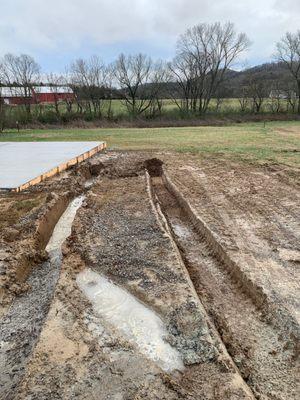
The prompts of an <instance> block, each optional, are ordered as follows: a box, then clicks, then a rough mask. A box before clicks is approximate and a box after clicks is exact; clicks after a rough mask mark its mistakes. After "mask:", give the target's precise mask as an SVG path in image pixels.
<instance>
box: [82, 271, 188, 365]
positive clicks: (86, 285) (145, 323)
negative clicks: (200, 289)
mask: <svg viewBox="0 0 300 400" xmlns="http://www.w3.org/2000/svg"><path fill="white" fill-rule="evenodd" d="M77 284H78V286H79V287H80V289H81V290H82V291H83V292H84V294H85V295H86V297H87V298H88V299H89V300H90V301H91V303H92V304H93V308H94V311H95V312H96V313H97V314H98V315H99V316H100V317H101V318H102V319H103V321H104V322H106V323H107V324H108V325H110V326H112V327H114V328H115V329H117V330H118V331H119V332H120V333H121V334H122V335H123V336H124V337H125V338H126V339H127V340H128V341H129V342H131V343H132V344H134V345H135V346H136V347H137V348H138V350H139V351H140V352H141V353H142V354H144V355H145V356H146V357H147V358H149V359H150V360H153V361H155V362H156V363H157V364H158V365H159V366H160V367H161V368H162V369H163V370H165V371H172V370H176V369H178V370H182V369H183V368H184V367H183V363H182V360H181V357H180V354H179V352H178V351H177V350H176V349H174V348H173V347H171V346H170V345H169V343H167V342H166V341H165V340H164V337H165V336H166V335H167V331H166V329H165V326H164V323H163V322H162V320H161V319H160V318H159V316H158V315H157V314H155V313H154V312H153V311H152V310H150V309H149V308H147V307H146V306H144V305H143V304H142V303H140V302H139V301H138V300H137V299H136V298H135V297H134V296H133V295H132V294H130V293H129V292H127V291H126V290H124V289H122V288H120V287H119V286H117V285H115V284H113V283H112V282H110V281H109V280H108V279H106V278H105V277H103V276H101V275H99V274H97V273H96V272H94V271H92V270H91V269H85V270H84V271H82V272H81V273H79V274H78V276H77Z"/></svg>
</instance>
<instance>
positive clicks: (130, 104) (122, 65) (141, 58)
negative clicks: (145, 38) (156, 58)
mask: <svg viewBox="0 0 300 400" xmlns="http://www.w3.org/2000/svg"><path fill="white" fill-rule="evenodd" d="M152 67H153V62H152V60H151V58H149V57H147V56H146V55H143V54H137V55H129V56H125V55H124V54H120V56H119V58H118V59H117V61H116V62H115V65H114V76H115V79H116V81H117V84H118V86H119V87H120V89H121V90H122V95H123V98H124V102H125V105H126V107H127V109H128V111H129V112H130V113H131V114H132V115H139V114H142V113H143V112H144V111H145V110H147V109H148V108H149V107H150V106H151V98H149V96H148V95H146V94H145V85H146V84H147V83H149V82H150V81H151V72H152Z"/></svg>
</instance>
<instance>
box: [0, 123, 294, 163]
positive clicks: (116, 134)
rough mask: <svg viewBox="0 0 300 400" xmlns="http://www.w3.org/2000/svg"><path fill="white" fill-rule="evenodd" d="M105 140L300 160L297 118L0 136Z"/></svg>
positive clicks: (125, 145)
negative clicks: (231, 123)
mask: <svg viewBox="0 0 300 400" xmlns="http://www.w3.org/2000/svg"><path fill="white" fill-rule="evenodd" d="M87 140H92V141H102V140H104V141H106V142H107V145H108V148H110V149H120V150H162V151H168V150H172V151H178V152H185V153H187V152H191V153H197V154H199V155H202V156H204V155H206V156H211V155H218V156H225V157H229V158H235V159H238V160H245V161H253V162H258V163H266V162H271V163H274V162H275V163H284V164H287V165H291V166H300V153H299V151H298V150H299V149H300V122H298V121H288V122H268V123H266V124H265V125H264V124H263V123H245V124H233V125H228V126H222V127H216V126H199V127H180V128H144V129H139V128H128V129H126V128H114V129H111V128H110V129H104V128H102V129H53V130H52V129H45V130H39V129H36V130H24V131H21V132H20V133H17V132H16V131H8V132H6V133H3V134H1V135H0V141H87Z"/></svg>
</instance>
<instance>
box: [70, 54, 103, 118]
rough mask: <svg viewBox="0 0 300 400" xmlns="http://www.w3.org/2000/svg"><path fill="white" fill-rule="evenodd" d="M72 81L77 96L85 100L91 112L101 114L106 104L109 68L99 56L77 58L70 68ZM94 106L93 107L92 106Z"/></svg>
mask: <svg viewBox="0 0 300 400" xmlns="http://www.w3.org/2000/svg"><path fill="white" fill-rule="evenodd" d="M70 74H71V82H72V85H73V86H74V87H75V88H76V91H77V96H78V98H80V99H81V100H84V101H85V105H86V107H87V108H88V111H89V112H92V108H93V112H94V114H95V115H97V116H98V117H100V116H101V111H102V107H103V105H104V99H105V91H106V85H107V75H108V70H107V68H106V67H105V65H104V63H103V61H102V60H101V59H100V58H99V57H98V56H92V57H91V58H89V59H88V60H83V59H81V58H80V59H78V60H75V61H74V62H73V63H72V65H71V68H70ZM91 107H92V108H91Z"/></svg>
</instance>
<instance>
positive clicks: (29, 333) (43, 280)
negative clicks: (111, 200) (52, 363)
mask: <svg viewBox="0 0 300 400" xmlns="http://www.w3.org/2000/svg"><path fill="white" fill-rule="evenodd" d="M82 201H83V196H80V197H77V198H75V199H74V200H73V201H71V203H70V204H69V206H68V207H67V209H66V210H65V212H64V213H63V214H62V216H61V218H60V219H59V221H58V222H57V224H56V226H55V228H54V230H53V233H52V236H51V238H50V240H49V242H48V245H47V247H46V250H47V251H48V252H49V260H48V261H46V262H44V263H43V264H42V265H40V266H38V267H35V268H34V270H33V271H32V273H31V275H30V277H29V278H28V280H27V282H28V284H29V285H30V290H29V291H28V292H26V293H24V294H23V295H22V296H20V297H17V298H16V299H15V301H14V302H13V304H12V305H11V307H10V308H9V310H8V312H7V314H6V315H5V316H4V317H3V318H2V319H1V321H0V399H5V400H10V399H14V398H15V392H16V390H17V388H18V384H19V383H20V381H21V379H22V377H23V375H24V372H25V367H26V364H27V362H28V360H29V357H30V355H31V353H32V351H33V349H34V347H35V344H36V342H37V340H38V338H39V335H40V332H41V329H42V326H43V323H44V321H45V319H46V317H47V314H48V311H49V307H50V304H51V300H52V297H53V293H54V290H55V285H56V282H57V279H58V277H59V271H60V267H61V261H62V260H61V259H62V257H61V246H62V244H63V242H64V241H65V240H66V238H67V237H68V236H69V235H70V233H71V228H72V223H73V220H74V218H75V215H76V211H77V210H78V208H79V207H80V206H81V204H82Z"/></svg>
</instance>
